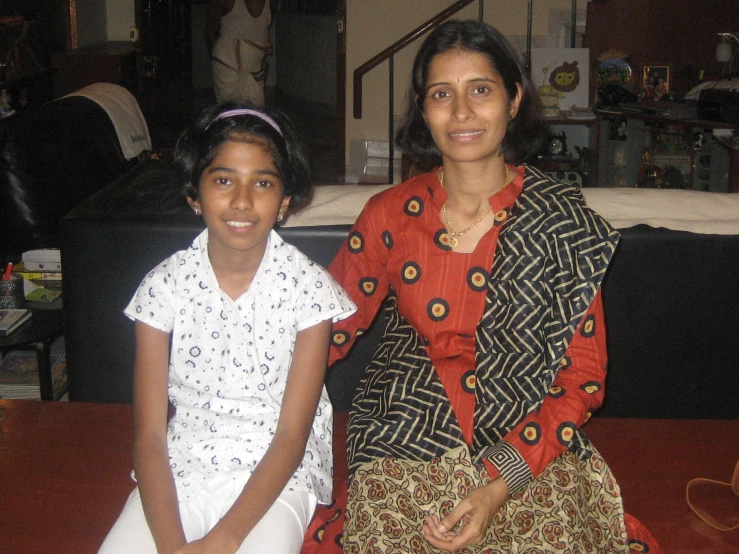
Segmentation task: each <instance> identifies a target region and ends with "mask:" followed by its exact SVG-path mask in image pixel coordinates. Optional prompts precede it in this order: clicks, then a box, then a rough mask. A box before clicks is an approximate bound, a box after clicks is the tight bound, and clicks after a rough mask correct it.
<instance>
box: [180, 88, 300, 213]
mask: <svg viewBox="0 0 739 554" xmlns="http://www.w3.org/2000/svg"><path fill="white" fill-rule="evenodd" d="M241 108H245V109H250V110H255V111H258V112H260V113H263V114H264V115H266V116H267V117H268V118H271V119H272V120H273V121H274V122H275V123H277V126H278V127H279V128H280V131H281V132H282V134H280V133H279V132H278V131H277V130H276V129H275V128H274V127H273V126H272V125H270V123H269V122H268V121H266V120H264V119H262V118H260V117H259V116H257V115H234V116H228V117H224V118H222V119H217V118H218V116H219V115H220V114H222V113H224V112H226V111H229V110H235V109H241ZM229 140H232V141H236V142H247V143H251V144H255V145H258V146H263V147H264V148H265V150H266V151H267V152H268V153H269V154H270V155H271V157H272V162H273V163H274V164H275V167H276V168H277V170H278V171H279V173H280V179H281V181H282V187H283V190H284V193H285V195H286V196H289V197H290V206H291V207H293V206H297V205H299V204H301V203H302V202H304V201H305V200H307V199H308V197H309V196H310V190H311V176H310V167H309V165H308V158H307V157H306V154H305V147H304V144H303V140H302V138H301V137H300V136H299V134H298V132H297V129H296V125H295V123H294V121H293V120H292V118H291V117H290V116H288V115H287V114H286V113H285V112H283V111H281V110H277V109H269V108H256V107H254V106H252V105H250V104H247V103H234V102H227V103H224V104H220V105H216V106H210V107H207V108H205V109H204V110H203V111H202V113H201V114H200V115H199V116H198V117H197V118H196V120H195V122H194V123H193V124H192V125H191V126H190V127H189V128H188V129H186V130H185V131H184V132H183V133H182V134H181V135H180V137H179V139H178V140H177V145H176V146H175V152H174V168H175V180H176V181H175V182H176V183H177V185H178V186H179V187H180V189H181V190H182V192H183V194H184V195H185V196H188V197H190V198H192V199H193V200H196V199H197V198H198V186H199V184H200V177H201V176H202V174H203V171H205V168H207V167H208V166H209V165H210V164H211V163H213V160H214V159H215V157H216V156H217V155H218V152H219V150H220V149H221V146H222V145H223V144H224V143H225V142H226V141H229Z"/></svg>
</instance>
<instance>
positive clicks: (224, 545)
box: [172, 526, 240, 554]
mask: <svg viewBox="0 0 739 554" xmlns="http://www.w3.org/2000/svg"><path fill="white" fill-rule="evenodd" d="M239 546H240V545H239V544H236V543H235V542H234V541H232V540H230V539H229V537H228V536H226V535H225V533H220V532H219V530H218V527H217V526H216V527H214V528H213V529H211V530H210V532H209V533H208V534H207V535H205V536H204V537H203V538H202V539H197V540H194V541H192V542H189V543H187V544H183V545H182V546H180V547H179V548H176V549H174V550H173V551H172V554H232V553H233V552H236V551H237V550H238V549H239Z"/></svg>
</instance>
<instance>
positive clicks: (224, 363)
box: [125, 229, 356, 503]
mask: <svg viewBox="0 0 739 554" xmlns="http://www.w3.org/2000/svg"><path fill="white" fill-rule="evenodd" d="M207 247H208V231H207V229H206V230H205V231H203V232H202V233H201V234H200V235H199V236H198V237H197V238H196V239H195V241H194V242H193V243H192V245H191V246H190V247H189V248H188V249H187V250H182V251H180V252H177V253H176V254H174V255H173V256H171V257H170V258H168V259H166V260H165V261H163V262H162V263H161V264H159V265H158V266H157V267H156V268H154V269H153V270H152V271H151V272H150V273H149V274H148V275H147V276H146V277H145V278H144V279H143V281H142V283H141V285H140V286H139V288H138V290H137V292H136V294H135V295H134V297H133V299H132V300H131V303H130V304H129V305H128V307H127V308H126V310H125V314H126V315H127V316H128V317H129V318H131V319H134V320H139V321H141V322H143V323H146V324H147V325H150V326H152V327H155V328H156V329H159V330H161V331H164V332H167V333H171V336H172V340H171V350H170V360H169V385H168V388H169V399H170V401H171V403H172V404H173V405H174V406H175V408H176V414H175V415H174V416H173V417H172V419H171V420H170V422H169V426H168V431H167V437H168V446H169V459H170V466H171V468H172V472H173V474H174V477H175V483H176V486H177V492H178V497H179V500H180V502H185V501H187V500H189V499H191V498H192V496H193V495H194V494H195V493H197V492H198V491H199V490H200V488H202V487H203V486H204V485H205V484H206V483H207V482H208V481H209V480H210V479H212V478H213V477H215V476H216V474H218V473H221V472H231V473H232V475H233V476H234V479H236V480H237V481H238V483H237V485H239V486H243V484H245V483H246V481H247V480H248V478H249V476H250V475H251V473H252V472H253V471H254V468H255V467H256V465H257V463H258V462H259V461H260V460H261V459H262V457H263V456H264V453H265V452H266V450H267V448H268V447H269V444H270V441H271V440H272V437H273V436H274V433H275V430H276V429H277V420H278V418H279V415H280V408H281V405H282V396H283V394H284V392H285V386H286V383H287V376H288V372H289V370H290V363H291V360H292V355H293V351H294V347H295V339H296V336H297V333H298V331H300V330H302V329H305V328H308V327H311V326H313V325H315V324H317V323H319V322H321V321H325V320H327V319H333V320H334V321H338V320H340V319H343V318H345V317H348V316H349V315H351V314H352V313H354V311H356V306H355V305H354V303H353V302H352V301H351V300H350V299H349V297H348V296H347V295H346V293H345V292H344V290H343V289H342V288H341V287H340V286H339V285H338V284H337V283H336V282H335V281H334V279H333V278H332V277H331V276H330V275H329V274H328V272H327V271H326V270H325V269H323V268H322V267H320V266H319V265H318V264H315V263H313V262H312V261H311V260H309V259H308V258H307V257H306V256H305V255H304V254H302V253H301V252H300V251H299V250H298V249H297V248H295V247H294V246H292V245H290V244H287V243H285V242H284V241H283V240H282V239H281V238H280V236H279V235H278V234H277V233H276V232H274V231H272V232H271V233H270V235H269V237H268V244H267V248H266V250H265V254H264V258H263V259H262V263H261V265H260V266H259V269H258V271H257V273H256V275H255V276H254V280H253V282H252V284H251V286H250V287H249V290H248V291H247V292H245V293H244V294H243V295H242V296H241V297H240V298H239V299H238V300H236V301H234V300H232V299H231V298H230V297H229V296H228V295H226V294H225V293H224V292H223V291H222V290H221V289H220V288H219V286H218V282H217V280H216V277H215V274H214V273H213V269H212V267H211V265H210V261H209V259H208V248H207ZM332 414H333V412H332V409H331V404H330V402H329V398H328V395H327V393H326V388H325V387H324V389H323V392H322V393H321V399H320V402H319V405H318V410H317V413H316V417H315V420H314V422H313V428H312V432H311V436H310V438H309V439H308V444H307V447H306V452H305V456H304V457H303V461H302V463H301V464H300V466H299V467H298V470H297V471H296V472H295V474H294V475H293V476H292V478H291V479H290V481H289V482H288V485H287V487H286V490H294V491H301V492H309V493H312V494H314V495H315V496H316V497H317V498H318V501H319V502H321V503H329V502H330V501H331V485H332V470H333V458H332V451H331V433H332Z"/></svg>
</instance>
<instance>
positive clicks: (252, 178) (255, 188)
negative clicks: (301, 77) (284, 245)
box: [188, 140, 290, 260]
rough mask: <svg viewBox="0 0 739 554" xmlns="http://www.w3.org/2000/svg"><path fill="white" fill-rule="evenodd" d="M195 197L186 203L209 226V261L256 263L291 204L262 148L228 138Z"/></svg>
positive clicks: (203, 176) (266, 151)
mask: <svg viewBox="0 0 739 554" xmlns="http://www.w3.org/2000/svg"><path fill="white" fill-rule="evenodd" d="M198 195H199V198H198V199H197V200H192V199H190V198H188V202H189V203H190V206H191V207H192V208H194V209H197V210H200V211H201V212H202V215H203V220H204V221H205V223H206V225H207V226H208V238H209V243H208V253H209V255H210V257H211V260H212V259H213V257H214V256H221V255H222V256H226V257H227V258H224V259H230V258H231V257H232V256H233V255H234V254H235V253H237V252H238V253H249V254H250V255H251V253H253V255H254V256H258V257H259V259H260V260H261V257H262V255H263V254H264V249H265V247H266V238H267V235H268V234H269V232H270V230H271V229H272V228H273V227H274V225H275V221H276V220H277V216H278V214H280V213H282V214H283V215H284V213H285V211H286V210H287V207H288V204H289V203H290V197H287V196H285V195H284V194H283V189H282V181H281V180H280V174H279V172H278V170H277V168H276V167H275V164H274V163H273V162H272V157H271V155H270V154H269V152H268V150H267V148H266V145H264V146H263V145H261V144H250V143H245V142H235V141H230V140H229V141H226V142H224V143H223V144H222V145H221V147H220V149H219V151H218V153H217V154H216V157H215V158H214V159H213V162H212V163H211V164H210V165H209V166H208V167H206V168H205V171H203V174H202V176H201V177H200V183H199V186H198Z"/></svg>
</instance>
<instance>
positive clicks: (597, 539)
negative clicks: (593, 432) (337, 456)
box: [344, 446, 629, 554]
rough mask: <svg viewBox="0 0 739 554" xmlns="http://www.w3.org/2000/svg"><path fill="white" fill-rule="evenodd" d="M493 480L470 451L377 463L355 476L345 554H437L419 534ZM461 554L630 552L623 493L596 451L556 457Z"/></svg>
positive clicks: (463, 449) (347, 519)
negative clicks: (427, 459)
mask: <svg viewBox="0 0 739 554" xmlns="http://www.w3.org/2000/svg"><path fill="white" fill-rule="evenodd" d="M489 482H490V477H489V475H488V474H487V471H486V470H485V469H484V467H481V466H475V465H474V464H473V463H472V460H471V457H470V453H469V450H468V448H467V447H466V446H462V447H459V448H456V449H454V450H451V451H449V452H448V453H446V454H445V455H444V456H442V457H440V458H435V459H434V460H432V461H430V462H411V461H403V460H398V459H395V458H389V457H388V458H381V459H380V458H378V459H375V460H371V461H369V462H366V463H364V464H362V465H361V466H360V467H359V468H358V469H357V471H356V472H355V473H354V475H353V477H352V478H350V484H349V490H348V499H347V514H346V522H345V527H344V552H346V553H350V554H359V553H362V554H364V553H373V554H374V553H378V554H379V553H383V554H384V553H388V552H392V553H396V552H398V553H399V552H410V553H412V554H430V553H433V554H437V553H440V552H441V551H439V550H437V549H436V548H434V547H433V546H431V545H430V544H429V543H428V542H427V541H426V540H425V539H424V538H423V535H422V534H421V532H420V530H421V528H422V526H423V522H424V520H425V518H426V517H427V516H428V515H431V514H437V515H439V517H443V516H445V515H446V514H448V513H449V512H450V511H451V510H452V509H453V508H454V506H456V505H457V503H459V501H460V500H461V499H462V498H464V497H465V496H466V495H467V494H468V493H469V491H471V490H472V489H474V488H476V487H480V486H482V485H485V484H486V483H489ZM460 552H463V553H465V554H493V553H495V554H499V553H526V554H537V553H542V554H543V553H547V554H549V553H552V552H558V553H571V554H575V553H578V554H580V553H582V554H585V553H603V554H613V553H619V552H623V553H628V552H629V545H628V540H627V538H626V526H625V522H624V510H623V504H622V502H621V493H620V491H619V488H618V485H617V484H616V481H615V479H614V478H613V475H612V474H611V471H610V469H609V468H608V466H607V465H606V463H605V462H604V460H603V458H602V457H601V456H600V454H599V453H598V452H594V453H593V454H592V455H590V456H588V457H587V458H585V459H581V458H579V457H578V456H577V455H576V454H574V453H572V452H569V451H567V452H565V453H563V454H562V455H560V456H559V457H557V458H556V459H555V460H554V461H553V462H552V463H551V464H549V466H548V467H547V469H546V470H545V471H544V472H543V473H542V474H541V475H540V476H539V477H538V478H536V479H535V480H533V481H532V482H531V483H529V485H528V486H527V487H526V488H525V489H523V490H522V491H520V492H519V493H517V494H516V495H514V496H513V497H512V498H511V499H510V500H509V501H508V502H507V503H506V504H505V505H504V506H503V507H502V508H501V509H500V510H499V511H498V513H497V514H496V515H495V517H494V518H493V521H492V523H491V525H490V527H489V528H488V531H487V535H486V536H485V539H484V541H483V542H482V543H481V544H479V545H472V546H469V547H467V548H465V549H463V550H461V551H460Z"/></svg>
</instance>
